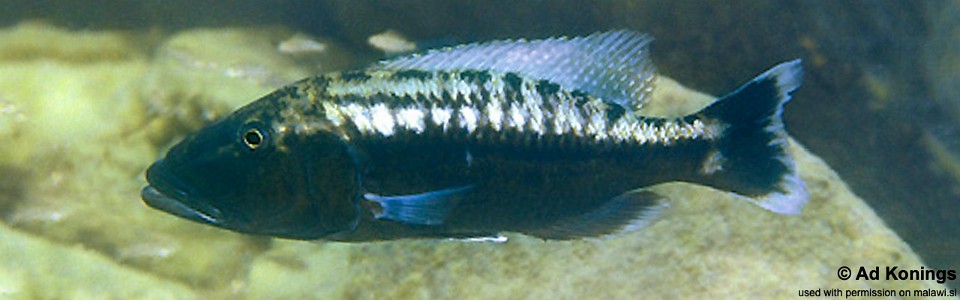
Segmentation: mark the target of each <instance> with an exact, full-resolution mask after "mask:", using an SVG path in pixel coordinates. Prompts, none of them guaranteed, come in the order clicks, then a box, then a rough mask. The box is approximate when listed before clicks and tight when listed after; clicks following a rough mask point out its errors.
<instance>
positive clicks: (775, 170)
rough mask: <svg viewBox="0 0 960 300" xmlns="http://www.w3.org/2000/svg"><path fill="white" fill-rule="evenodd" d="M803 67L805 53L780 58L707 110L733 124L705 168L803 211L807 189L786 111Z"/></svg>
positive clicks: (775, 206)
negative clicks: (793, 152) (782, 60)
mask: <svg viewBox="0 0 960 300" xmlns="http://www.w3.org/2000/svg"><path fill="white" fill-rule="evenodd" d="M802 73H803V69H802V66H801V64H800V60H799V59H797V60H793V61H789V62H785V63H782V64H779V65H777V66H776V67H773V68H772V69H770V70H769V71H767V72H765V73H763V74H761V75H760V76H757V78H754V79H753V80H751V81H750V82H748V83H746V84H744V85H743V86H741V87H740V88H739V89H737V90H736V91H734V92H733V93H731V94H729V95H726V96H724V97H723V98H720V99H719V100H717V102H714V103H713V104H711V105H710V106H708V107H707V108H705V109H704V110H703V111H702V115H703V116H706V117H709V118H715V119H718V120H720V121H721V122H723V123H725V124H726V125H727V126H729V127H727V129H726V130H725V131H724V135H723V137H722V138H721V139H720V140H718V141H717V142H716V144H715V145H714V146H715V148H714V151H713V152H711V154H709V156H708V157H707V159H706V160H705V161H704V166H703V168H702V170H701V173H704V174H706V175H712V176H708V182H710V184H711V185H713V186H715V187H717V188H720V189H723V190H727V191H732V192H734V193H736V194H737V195H738V196H741V197H744V198H746V200H747V201H750V202H753V203H755V204H757V205H759V206H761V207H763V208H766V209H768V210H771V211H774V212H777V213H781V214H799V213H800V210H801V208H803V205H804V204H805V203H806V202H807V191H806V186H805V184H804V182H803V180H802V179H800V176H799V175H797V168H796V166H795V164H794V162H793V158H792V157H790V155H789V154H788V153H787V144H788V140H787V132H786V131H785V129H784V127H783V120H782V118H781V116H782V113H783V105H784V104H785V103H787V101H790V93H791V92H793V91H794V90H795V89H797V87H799V86H800V79H801V76H802ZM714 173H716V174H714ZM720 173H722V176H719V175H721V174H720Z"/></svg>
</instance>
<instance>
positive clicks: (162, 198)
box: [140, 160, 223, 225]
mask: <svg viewBox="0 0 960 300" xmlns="http://www.w3.org/2000/svg"><path fill="white" fill-rule="evenodd" d="M162 163H163V160H159V161H157V162H156V163H154V164H153V165H151V166H150V168H149V169H147V182H149V183H150V185H147V186H146V187H144V188H143V190H141V191H140V197H141V198H143V203H145V204H147V206H150V207H152V208H155V209H159V210H162V211H165V212H167V213H170V214H172V215H175V216H178V217H181V218H184V219H187V220H191V221H194V222H198V223H204V224H213V225H221V224H222V222H223V218H222V216H223V214H222V213H221V212H220V210H218V209H216V208H215V207H212V206H209V205H201V204H200V203H199V202H197V201H193V200H191V197H190V193H189V192H188V190H187V189H186V188H183V187H180V185H178V184H176V182H177V181H175V180H172V179H170V178H169V176H168V175H167V173H166V172H165V171H164V170H163V169H162Z"/></svg>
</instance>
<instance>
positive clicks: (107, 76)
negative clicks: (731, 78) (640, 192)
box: [0, 24, 939, 299]
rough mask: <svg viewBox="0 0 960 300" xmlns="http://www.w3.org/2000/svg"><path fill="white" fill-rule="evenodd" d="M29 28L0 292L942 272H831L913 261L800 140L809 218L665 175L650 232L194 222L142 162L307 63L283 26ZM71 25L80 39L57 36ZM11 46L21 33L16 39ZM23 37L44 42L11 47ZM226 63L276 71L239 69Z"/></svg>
mask: <svg viewBox="0 0 960 300" xmlns="http://www.w3.org/2000/svg"><path fill="white" fill-rule="evenodd" d="M30 26H34V27H30ZM36 26H37V25H32V24H31V25H22V26H21V27H14V28H9V29H4V30H0V36H3V37H10V39H2V40H3V41H4V42H5V43H7V44H2V43H0V138H2V139H4V140H5V141H6V142H8V143H9V144H13V145H17V147H0V176H2V181H0V209H2V211H0V213H2V215H0V217H2V220H3V222H4V223H5V224H3V225H2V226H0V296H15V297H18V298H111V297H113V298H177V299H185V298H192V297H196V296H198V295H199V297H203V298H230V299H236V298H247V299H268V298H271V299H305V298H306V299H336V298H361V299H363V298H367V299H373V298H376V299H398V298H399V299H404V298H458V299H459V298H620V299H634V298H677V297H685V298H718V297H719V298H747V297H749V298H785V297H795V295H797V293H798V291H799V290H800V289H821V288H842V289H862V288H875V289H877V288H886V289H907V288H910V289H914V288H939V286H938V285H937V284H935V283H933V282H932V281H890V280H878V281H864V280H859V281H857V280H847V281H843V280H840V279H838V278H837V275H836V273H837V269H838V268H839V267H841V266H849V267H851V268H857V267H859V266H866V267H873V266H881V267H883V266H900V267H901V268H910V269H917V268H920V267H921V266H922V263H921V262H920V261H919V259H918V258H917V256H916V255H915V254H914V253H913V252H912V251H911V249H910V247H909V246H907V245H906V244H905V243H903V241H902V240H900V238H899V237H897V236H896V235H895V234H894V233H893V232H892V231H890V230H889V229H888V228H886V226H885V225H884V224H883V222H882V221H881V220H880V219H879V218H877V216H876V215H875V214H874V213H873V211H872V210H871V209H870V208H869V207H868V206H866V205H865V204H864V203H863V201H862V200H861V199H859V198H857V197H856V196H854V195H853V194H852V193H851V192H850V191H849V189H848V188H847V187H846V185H845V184H844V183H843V182H842V181H841V180H840V179H839V178H838V177H837V175H836V174H835V173H834V172H833V171H831V170H830V168H829V167H828V166H826V165H825V164H824V163H823V162H822V161H821V160H819V159H818V158H816V157H814V156H812V155H811V154H809V153H808V152H806V151H805V150H803V149H802V148H801V147H799V146H794V147H793V148H792V150H791V151H792V152H793V154H794V155H795V157H796V158H797V160H798V163H799V164H798V167H799V170H800V172H801V176H802V177H803V178H804V179H805V180H806V182H807V184H808V187H809V189H810V194H811V198H810V203H809V204H808V206H807V207H806V208H805V209H804V211H803V214H802V215H800V216H783V215H778V214H775V213H771V212H768V211H766V210H763V209H760V208H757V207H756V206H754V205H751V204H749V203H746V202H744V201H738V200H736V199H734V198H732V197H730V196H727V195H725V194H724V193H721V192H718V191H716V190H713V189H709V188H705V187H700V186H695V185H691V184H684V183H672V184H665V185H661V186H658V187H656V189H657V191H658V192H660V193H662V194H664V195H666V196H669V199H670V201H669V203H670V208H669V210H668V212H667V213H666V214H665V215H664V216H663V217H662V218H661V219H660V220H659V221H658V222H656V223H654V224H653V226H651V227H650V228H647V229H646V230H643V231H638V232H634V233H631V234H626V235H622V236H617V237H612V238H603V239H589V240H581V241H542V240H539V239H534V238H529V237H526V236H523V235H510V236H509V237H510V241H509V242H507V243H468V242H462V241H455V240H405V241H392V242H378V243H367V244H344V243H324V242H318V243H311V242H299V241H281V240H276V241H270V240H268V239H263V238H253V237H249V236H244V235H240V234H236V233H232V232H228V231H224V230H220V229H216V228H213V227H210V226H203V225H199V224H194V223H192V222H188V221H185V220H182V219H179V218H176V217H174V216H171V215H168V214H165V213H163V212H159V211H155V210H152V209H150V208H147V207H146V206H144V205H143V204H142V203H141V201H140V199H139V189H140V188H141V187H142V186H143V185H144V184H145V183H144V180H143V177H142V176H143V171H144V169H145V168H146V166H147V165H148V164H149V163H151V162H152V161H153V160H155V159H156V158H157V157H159V156H160V155H162V151H163V150H164V149H165V148H166V147H167V146H168V145H169V144H170V143H172V142H174V141H176V140H177V139H178V137H180V136H182V135H184V134H186V133H187V132H189V131H191V130H193V129H195V128H196V127H197V126H200V125H202V124H203V123H205V122H207V121H209V120H210V119H212V118H215V117H216V116H220V115H223V114H225V113H227V112H229V110H231V109H233V108H234V107H236V106H238V105H241V104H243V103H245V102H247V101H250V100H253V99H255V98H257V97H259V96H260V95H262V94H263V93H265V92H268V91H270V90H272V88H273V86H272V85H274V84H278V83H279V82H282V81H286V80H290V81H293V80H296V79H298V78H297V77H298V76H306V75H307V74H309V73H310V72H311V71H310V70H315V69H314V67H305V66H304V65H301V64H298V63H295V62H296V61H302V60H299V59H301V58H287V57H285V56H283V55H281V54H277V48H276V46H277V45H279V44H278V43H282V41H283V40H284V39H285V38H271V37H268V36H269V34H264V32H283V33H289V31H286V30H283V29H276V28H273V29H255V28H254V29H243V30H237V29H223V30H220V29H204V30H196V31H186V32H181V33H176V34H174V35H172V36H171V37H169V38H168V39H166V40H165V41H163V42H160V43H158V45H159V46H157V48H156V49H153V48H149V47H143V46H137V47H134V46H131V45H139V44H138V43H136V41H137V40H138V38H136V36H137V34H136V33H123V32H96V33H84V32H70V31H65V30H61V29H57V28H53V27H49V26H44V27H42V28H41V29H42V30H43V31H44V32H45V33H44V34H22V33H18V32H22V31H24V30H41V29H37V28H36ZM88 35H89V36H88ZM93 37H96V38H93ZM19 39H38V40H30V41H24V42H17V41H16V40H19ZM141 40H142V39H141ZM65 41H69V44H72V45H70V46H64V47H67V48H63V49H61V50H55V49H56V48H57V47H60V46H59V45H64V44H68V43H66V42H65ZM78 43H79V44H82V45H76V44H78ZM18 44H19V45H28V46H9V45H18ZM5 45H6V46H5ZM308 45H313V44H310V43H308ZM24 47H27V48H24ZM30 47H33V48H30ZM98 47H103V49H104V50H103V52H102V53H104V56H103V57H100V56H97V55H96V54H97V53H101V52H98V51H97V50H96V49H98ZM311 47H313V46H311ZM47 48H51V49H47ZM308 48H309V47H308ZM314 48H315V47H314ZM24 49H43V50H42V51H33V52H36V53H38V54H35V55H30V56H23V55H21V54H17V53H25V52H30V51H26V50H24ZM77 49H81V50H77ZM84 49H93V50H84ZM171 49H173V50H171ZM174 50H175V51H174ZM170 51H173V52H176V53H180V54H171V53H169V52H170ZM77 53H80V54H77ZM221 54H222V55H221ZM178 55H180V56H178ZM182 55H186V56H185V57H186V59H184V58H183V57H184V56H182ZM329 59H331V61H338V62H349V61H350V58H349V57H348V56H334V57H330V58H329ZM229 66H260V67H262V68H264V69H263V70H268V71H267V72H266V73H257V72H254V73H244V72H247V71H244V72H241V74H268V76H266V77H257V78H266V80H264V81H258V80H251V79H250V77H242V76H241V77H237V76H231V75H230V74H235V73H230V72H227V71H229V70H231V67H229ZM260 67H258V68H260ZM244 68H245V67H243V68H240V69H242V70H246V69H244ZM255 69H256V68H255ZM758 71H759V70H758ZM676 95H681V94H676ZM697 97H698V98H701V99H702V97H701V96H697ZM797 101H802V99H798V100H797ZM788 109H789V108H788ZM665 111H671V110H669V109H668V110H665Z"/></svg>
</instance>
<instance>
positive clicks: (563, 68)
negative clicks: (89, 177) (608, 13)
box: [142, 31, 807, 241]
mask: <svg viewBox="0 0 960 300" xmlns="http://www.w3.org/2000/svg"><path fill="white" fill-rule="evenodd" d="M650 40H651V39H650V38H649V37H647V36H646V35H643V34H638V33H634V32H630V31H612V32H604V33H597V34H593V35H590V36H586V37H579V38H570V39H567V38H556V39H546V40H535V41H524V40H519V41H494V42H488V43H480V44H470V45H464V46H459V47H456V48H451V49H442V50H436V51H430V52H427V53H425V54H423V55H419V56H410V57H405V58H398V59H394V60H389V61H385V62H382V63H380V64H378V65H374V66H372V67H370V68H368V69H364V70H357V71H345V72H339V73H332V74H326V75H320V76H316V77H311V78H307V79H304V80H301V81H299V82H296V83H293V84H291V85H288V86H286V87H283V88H280V89H279V90H277V91H275V92H273V93H271V94H269V95H266V96H264V97H263V98H261V99H259V100H257V101H255V102H253V103H250V104H249V105H247V106H245V107H243V108H241V109H239V110H237V111H236V112H234V113H233V114H232V115H230V116H228V117H225V118H223V119H222V120H219V121H217V122H215V123H213V124H210V125H209V126H207V127H206V128H203V129H201V130H200V131H198V132H196V133H194V134H192V135H190V136H189V137H187V138H186V139H184V140H183V141H182V142H180V143H179V144H177V145H176V146H174V147H173V148H172V149H171V150H170V152H169V153H167V155H166V157H164V158H163V159H161V160H158V161H157V162H156V163H154V164H153V165H152V166H150V168H149V170H147V180H148V181H149V183H150V185H149V186H147V187H146V188H144V189H143V191H142V196H143V199H144V201H145V202H146V204H147V205H149V206H151V207H154V208H157V209H160V210H164V211H166V212H168V213H171V214H174V215H177V216H180V217H183V218H186V219H189V220H192V221H196V222H200V223H205V224H210V225H214V226H218V227H221V228H226V229H230V230H234V231H239V232H244V233H250V234H259V235H269V236H276V237H283V238H293V239H326V240H337V241H370V240H387V239H397V238H409V237H447V238H483V237H490V236H496V235H497V233H499V232H503V231H512V232H521V233H524V234H528V235H532V236H537V237H541V238H547V239H572V238H581V237H594V236H602V235H609V234H614V233H617V232H620V231H624V230H632V229H637V228H641V227H643V226H645V225H646V224H649V223H650V222H651V221H653V220H654V219H655V218H656V216H657V215H658V212H659V211H660V210H661V209H663V208H664V207H665V205H664V204H663V203H662V202H661V197H659V196H658V195H656V194H655V193H653V192H650V191H647V190H644V189H642V188H643V187H647V186H650V185H654V184H658V183H663V182H670V181H687V182H694V183H699V184H703V185H707V186H711V187H714V188H717V189H720V190H724V191H729V192H730V193H733V194H735V195H737V196H738V197H740V198H742V199H744V200H746V201H749V202H752V203H754V204H757V205H759V206H760V207H763V208H765V209H768V210H771V211H773V212H777V213H782V214H798V213H800V209H801V208H802V207H803V205H804V203H805V202H806V200H807V194H806V191H805V187H804V183H803V181H802V180H801V179H800V177H799V176H798V175H797V172H796V167H795V166H794V163H793V160H792V158H791V157H790V156H789V155H788V154H787V152H786V147H787V143H788V140H787V134H786V132H785V131H784V127H783V122H782V120H781V112H782V110H783V105H784V103H786V102H787V101H788V100H789V99H790V93H791V92H792V91H793V90H794V89H796V88H797V87H798V86H799V84H800V76H801V72H802V71H801V65H800V61H799V60H794V61H790V62H786V63H783V64H780V65H778V66H776V67H774V68H772V69H770V70H769V71H767V72H766V73H763V74H761V75H760V76H758V77H757V78H755V79H753V80H752V81H750V82H747V83H746V84H744V85H743V86H742V87H740V88H739V89H737V90H736V91H734V92H733V93H730V94H729V95H726V96H724V97H722V98H720V99H719V100H717V101H716V102H714V103H713V104H711V105H709V106H708V107H706V108H704V109H702V110H701V111H699V112H696V113H693V114H690V115H687V116H682V117H676V118H664V117H650V116H645V115H644V107H645V105H646V104H647V103H648V102H649V100H650V98H651V95H653V94H654V90H655V88H656V87H655V86H654V85H655V84H654V83H655V82H656V80H655V79H656V78H657V77H656V76H657V75H655V72H654V67H653V65H652V64H651V63H650V61H649V58H648V44H649V43H650Z"/></svg>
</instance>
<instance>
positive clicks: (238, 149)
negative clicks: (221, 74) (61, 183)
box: [141, 98, 360, 239]
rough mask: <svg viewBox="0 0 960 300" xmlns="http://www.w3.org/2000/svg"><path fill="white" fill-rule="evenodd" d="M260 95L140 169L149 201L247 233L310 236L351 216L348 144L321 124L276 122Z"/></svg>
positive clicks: (352, 162)
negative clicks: (304, 127)
mask: <svg viewBox="0 0 960 300" xmlns="http://www.w3.org/2000/svg"><path fill="white" fill-rule="evenodd" d="M271 100H273V99H268V98H265V99H262V100H260V101H257V102H254V103H252V104H251V105H248V106H247V107H244V108H241V109H240V110H238V111H236V112H234V113H233V114H232V115H230V116H228V117H226V118H224V119H221V120H219V121H217V122H215V123H213V124H210V125H208V126H207V127H204V128H202V129H200V130H199V131H197V132H195V133H193V134H192V135H190V136H188V137H186V138H185V139H184V140H183V141H181V142H179V143H178V144H176V145H175V146H174V147H173V148H171V149H170V150H169V152H167V154H166V155H165V156H164V157H163V158H162V159H160V160H158V161H156V162H155V163H153V164H152V165H151V166H150V167H149V168H148V170H147V172H146V178H147V181H148V182H149V185H148V186H147V187H145V188H144V189H143V190H142V192H141V196H142V198H143V200H144V202H145V203H146V204H147V205H148V206H150V207H153V208H156V209H159V210H162V211H165V212H167V213H170V214H173V215H176V216H179V217H182V218H185V219H188V220H191V221H195V222H199V223H203V224H209V225H214V226H217V227H221V228H225V229H229V230H233V231H238V232H242V233H248V234H256V235H268V236H275V237H283V238H292V239H317V238H321V237H323V236H326V235H330V234H334V233H338V232H343V231H349V230H352V229H354V228H356V226H357V222H358V220H359V214H360V208H359V197H360V193H359V173H358V172H357V163H356V159H355V155H354V154H353V152H352V150H351V148H350V146H349V145H348V144H347V143H345V142H344V140H342V139H341V138H339V137H338V136H337V135H335V134H332V133H330V132H328V131H325V130H312V131H305V132H304V131H300V132H298V131H297V130H291V129H290V128H292V127H296V126H289V124H287V125H278V124H283V122H277V119H278V118H280V116H279V113H278V112H277V109H276V106H277V105H276V103H273V102H271Z"/></svg>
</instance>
